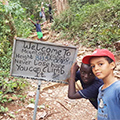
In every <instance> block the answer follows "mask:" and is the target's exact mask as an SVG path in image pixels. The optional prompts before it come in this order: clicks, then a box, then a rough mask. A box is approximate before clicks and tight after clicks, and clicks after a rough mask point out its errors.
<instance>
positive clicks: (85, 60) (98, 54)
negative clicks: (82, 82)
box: [82, 49, 115, 64]
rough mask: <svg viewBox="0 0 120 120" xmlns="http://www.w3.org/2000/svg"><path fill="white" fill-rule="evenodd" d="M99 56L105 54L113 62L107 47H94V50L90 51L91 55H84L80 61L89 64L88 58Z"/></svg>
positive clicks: (113, 58)
mask: <svg viewBox="0 0 120 120" xmlns="http://www.w3.org/2000/svg"><path fill="white" fill-rule="evenodd" d="M99 56H100V57H102V56H107V57H109V58H111V59H112V60H113V61H114V62H115V57H114V55H113V53H112V52H110V51H109V50H107V49H96V50H95V51H94V52H93V53H92V55H86V56H85V57H83V59H82V62H83V63H84V64H90V59H91V58H92V57H99Z"/></svg>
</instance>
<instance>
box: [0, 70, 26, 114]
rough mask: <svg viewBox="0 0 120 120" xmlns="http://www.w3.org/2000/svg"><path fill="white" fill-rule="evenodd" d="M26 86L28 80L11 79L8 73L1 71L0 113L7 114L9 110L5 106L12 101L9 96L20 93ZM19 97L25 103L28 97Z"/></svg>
mask: <svg viewBox="0 0 120 120" xmlns="http://www.w3.org/2000/svg"><path fill="white" fill-rule="evenodd" d="M26 85H28V83H27V81H26V80H24V79H22V78H19V79H18V78H15V77H11V76H9V74H8V73H6V71H5V72H4V71H0V104H1V105H0V112H7V108H5V107H4V106H3V105H4V103H7V102H11V101H12V99H11V98H8V95H7V94H11V93H12V94H13V93H15V94H16V93H19V92H20V91H21V90H24V88H25V87H26ZM17 97H18V98H19V99H20V100H21V101H22V102H24V101H25V97H26V96H23V95H17Z"/></svg>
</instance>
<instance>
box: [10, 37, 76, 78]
mask: <svg viewBox="0 0 120 120" xmlns="http://www.w3.org/2000/svg"><path fill="white" fill-rule="evenodd" d="M75 58H76V47H69V46H59V45H55V44H51V43H43V42H38V41H31V40H25V39H24V40H22V39H19V38H17V39H16V40H15V44H14V52H13V61H12V64H11V69H12V70H11V74H12V75H13V76H21V77H28V78H39V79H45V80H65V79H67V78H68V75H69V72H70V68H71V66H72V64H73V62H74V60H75Z"/></svg>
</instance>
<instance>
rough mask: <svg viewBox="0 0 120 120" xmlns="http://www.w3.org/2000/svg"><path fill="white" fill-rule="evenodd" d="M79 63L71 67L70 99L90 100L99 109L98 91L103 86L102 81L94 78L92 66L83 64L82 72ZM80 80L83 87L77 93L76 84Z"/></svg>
mask: <svg viewBox="0 0 120 120" xmlns="http://www.w3.org/2000/svg"><path fill="white" fill-rule="evenodd" d="M78 69H79V66H78V65H77V63H74V64H73V65H72V67H71V75H70V79H69V88H68V97H69V98H70V99H80V98H85V99H89V101H90V102H91V103H92V105H93V106H94V107H95V108H96V109H97V108H98V107H97V106H98V104H97V96H98V89H99V87H100V86H101V85H102V84H103V81H102V80H101V79H98V78H96V77H95V76H94V74H93V72H92V69H91V67H90V65H87V64H83V63H82V64H81V68H80V70H78ZM77 80H80V82H81V85H82V87H83V89H82V90H79V91H76V87H75V82H76V81H77Z"/></svg>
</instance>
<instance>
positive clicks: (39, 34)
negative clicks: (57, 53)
mask: <svg viewBox="0 0 120 120" xmlns="http://www.w3.org/2000/svg"><path fill="white" fill-rule="evenodd" d="M28 20H30V21H31V22H32V23H33V24H34V25H35V27H36V32H37V36H38V40H43V34H42V30H41V25H43V24H44V23H45V22H43V23H41V24H39V23H40V21H39V20H37V23H34V22H33V21H32V20H31V19H30V18H28Z"/></svg>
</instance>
